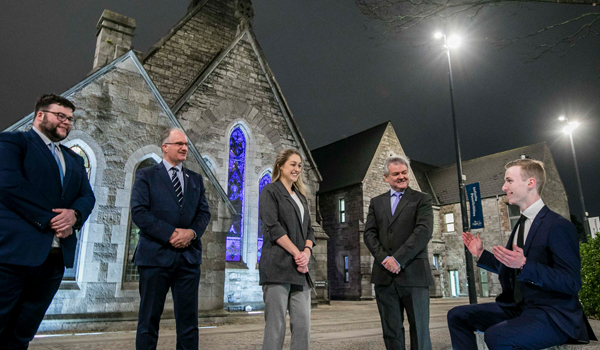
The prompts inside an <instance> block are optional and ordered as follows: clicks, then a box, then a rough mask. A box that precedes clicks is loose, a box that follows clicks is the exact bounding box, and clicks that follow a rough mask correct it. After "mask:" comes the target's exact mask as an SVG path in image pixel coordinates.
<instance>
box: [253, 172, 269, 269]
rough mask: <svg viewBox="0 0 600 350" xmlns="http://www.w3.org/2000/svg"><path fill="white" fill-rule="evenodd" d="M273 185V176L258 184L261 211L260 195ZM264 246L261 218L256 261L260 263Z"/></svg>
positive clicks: (266, 176) (267, 175) (266, 177)
mask: <svg viewBox="0 0 600 350" xmlns="http://www.w3.org/2000/svg"><path fill="white" fill-rule="evenodd" d="M270 183H271V174H265V175H264V176H263V177H262V178H261V179H260V181H259V182H258V197H259V201H258V208H259V209H260V193H261V192H262V190H263V188H264V187H265V186H266V185H267V184H270ZM262 246H263V232H262V222H261V221H260V216H259V218H258V241H257V242H256V261H257V262H260V255H261V253H262Z"/></svg>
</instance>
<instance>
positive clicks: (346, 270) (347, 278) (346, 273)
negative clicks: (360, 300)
mask: <svg viewBox="0 0 600 350" xmlns="http://www.w3.org/2000/svg"><path fill="white" fill-rule="evenodd" d="M349 265H350V264H349V259H348V255H344V283H348V282H350V270H349V268H348V267H349Z"/></svg>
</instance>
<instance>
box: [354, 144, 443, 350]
mask: <svg viewBox="0 0 600 350" xmlns="http://www.w3.org/2000/svg"><path fill="white" fill-rule="evenodd" d="M409 164H410V163H409V160H408V158H406V157H403V156H396V157H390V158H388V159H387V160H386V161H385V165H384V180H385V182H387V183H388V184H389V185H390V190H389V191H386V192H385V193H384V194H382V195H380V196H377V197H375V198H373V199H372V200H371V204H370V205H369V214H368V216H367V223H366V224H365V233H364V240H365V245H366V246H367V248H369V251H370V252H371V254H373V257H374V258H375V261H374V262H373V271H372V273H371V283H374V284H375V296H376V298H377V307H378V308H379V315H380V317H381V325H382V327H383V340H384V342H385V347H386V348H387V349H388V350H392V349H394V350H396V349H404V342H405V341H404V326H403V321H404V310H406V314H407V316H408V323H409V325H410V348H411V349H412V350H417V349H418V350H431V339H430V336H429V286H430V285H433V277H432V276H431V267H430V266H429V259H428V255H427V243H429V240H430V239H431V235H432V233H433V209H432V207H431V196H430V195H428V194H427V193H423V192H419V191H415V190H413V189H411V188H410V187H408V176H409Z"/></svg>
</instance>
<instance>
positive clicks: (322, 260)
mask: <svg viewBox="0 0 600 350" xmlns="http://www.w3.org/2000/svg"><path fill="white" fill-rule="evenodd" d="M237 24H238V19H236V18H235V16H234V6H233V1H225V0H224V1H210V2H208V3H207V4H206V5H205V6H204V7H203V8H202V9H200V10H199V11H198V12H197V13H195V14H194V15H193V17H192V18H191V19H189V20H188V21H187V22H185V23H184V24H182V25H181V26H178V27H176V28H177V30H176V31H175V32H174V33H173V35H171V36H169V37H166V38H165V40H163V41H161V42H160V43H159V45H157V49H156V50H155V51H153V53H152V54H151V55H149V56H148V58H147V59H146V61H145V63H144V66H145V68H146V69H147V70H148V74H149V75H150V76H151V77H152V79H153V81H155V82H156V85H157V87H158V89H159V90H160V92H161V94H163V96H165V100H167V102H168V103H169V104H170V105H173V104H174V103H175V102H176V101H178V106H180V108H179V109H178V110H176V116H177V119H178V120H179V121H180V123H181V125H182V126H183V128H184V129H185V130H186V132H187V133H188V135H189V137H190V140H191V141H192V142H193V143H194V144H195V145H196V147H197V148H198V149H199V151H200V153H201V154H202V155H203V156H204V157H206V159H207V160H208V161H209V163H210V164H211V167H212V170H213V172H214V174H215V175H216V177H217V178H218V181H219V183H220V184H221V186H222V187H223V188H225V189H226V188H227V181H228V161H229V137H230V135H231V132H232V131H233V129H235V128H237V127H240V128H241V129H242V131H243V132H244V136H245V137H246V142H247V149H246V173H245V199H244V225H243V226H244V232H243V252H242V260H243V262H241V263H227V266H226V268H227V271H226V279H225V293H224V295H223V298H224V301H225V302H226V303H231V304H237V303H249V304H260V303H261V302H262V289H261V287H260V286H259V285H258V266H257V237H258V183H259V180H260V178H261V177H262V176H263V175H264V174H266V173H270V172H272V166H273V163H274V162H275V158H276V156H277V154H278V153H279V152H280V151H281V150H283V149H287V148H295V149H298V150H299V151H300V152H301V153H302V154H303V156H304V157H303V158H304V166H303V178H304V181H305V183H306V184H307V187H308V188H307V192H308V193H307V199H308V202H309V209H310V212H311V220H312V223H313V228H314V229H315V235H316V237H317V245H316V247H315V249H314V250H313V254H314V255H313V257H314V258H313V259H311V261H312V263H311V266H310V268H311V270H312V271H313V276H314V277H315V278H316V279H317V280H320V281H324V280H326V279H327V277H326V276H327V270H326V245H327V244H326V239H327V235H325V234H324V232H323V230H322V229H321V228H320V227H319V225H318V224H317V223H316V216H315V213H316V201H315V193H316V191H317V190H318V181H319V175H318V173H317V171H316V168H315V167H314V165H313V164H312V163H311V158H310V154H308V153H307V152H308V150H307V149H304V148H303V146H302V142H303V141H302V140H301V135H299V134H298V133H296V132H295V131H294V128H293V120H292V116H291V115H289V113H288V111H287V110H286V109H285V107H284V105H283V101H282V97H281V96H279V95H278V94H279V91H278V87H277V86H276V85H275V83H274V81H273V80H272V79H271V80H270V79H269V71H268V70H267V67H266V62H264V59H263V57H262V53H261V51H260V49H259V47H258V44H257V43H256V41H255V39H254V37H253V34H252V33H251V31H250V30H251V29H249V30H248V31H242V32H240V31H239V28H238V26H237ZM209 64H210V65H211V67H213V68H214V70H212V71H211V72H210V74H208V76H206V77H204V80H203V81H202V84H199V85H197V86H196V85H193V83H194V81H195V79H198V77H199V76H200V75H201V74H202V73H203V72H204V71H205V69H207V68H206V67H207V65H209ZM211 69H212V68H211ZM184 91H186V92H187V93H188V95H187V96H188V97H187V98H186V99H185V100H184V101H183V100H181V99H180V98H181V95H182V93H183V92H184Z"/></svg>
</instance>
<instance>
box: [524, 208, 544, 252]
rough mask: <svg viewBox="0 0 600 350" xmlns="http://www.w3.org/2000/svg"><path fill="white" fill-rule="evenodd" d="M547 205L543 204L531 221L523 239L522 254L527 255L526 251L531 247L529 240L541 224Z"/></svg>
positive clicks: (531, 239)
mask: <svg viewBox="0 0 600 350" xmlns="http://www.w3.org/2000/svg"><path fill="white" fill-rule="evenodd" d="M548 210H549V209H548V207H547V206H545V205H544V207H543V208H542V210H540V212H539V213H538V214H537V215H536V216H535V218H534V219H533V222H532V223H531V227H530V228H529V232H528V233H527V240H526V241H525V246H524V247H523V255H525V256H527V252H528V251H529V247H531V242H532V241H533V236H535V234H536V233H537V231H538V229H539V228H540V226H541V224H542V220H543V219H544V216H546V213H548Z"/></svg>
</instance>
